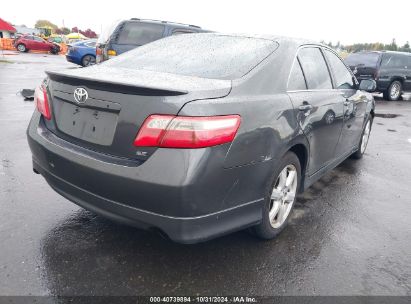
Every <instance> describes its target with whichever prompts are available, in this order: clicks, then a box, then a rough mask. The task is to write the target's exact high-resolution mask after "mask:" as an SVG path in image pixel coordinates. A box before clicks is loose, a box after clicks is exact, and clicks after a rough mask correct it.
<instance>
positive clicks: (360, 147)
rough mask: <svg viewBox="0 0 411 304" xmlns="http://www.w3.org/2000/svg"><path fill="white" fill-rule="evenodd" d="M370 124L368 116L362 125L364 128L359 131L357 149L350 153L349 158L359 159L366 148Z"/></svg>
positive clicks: (370, 120) (370, 119) (370, 118)
mask: <svg viewBox="0 0 411 304" xmlns="http://www.w3.org/2000/svg"><path fill="white" fill-rule="evenodd" d="M371 126H372V117H368V119H367V122H366V123H365V126H364V130H363V131H362V133H361V138H360V143H359V144H358V150H357V151H355V152H354V153H353V154H352V155H351V158H354V159H361V158H362V157H363V155H364V153H365V149H367V145H368V140H369V138H370V133H371Z"/></svg>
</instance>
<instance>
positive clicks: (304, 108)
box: [298, 103, 313, 112]
mask: <svg viewBox="0 0 411 304" xmlns="http://www.w3.org/2000/svg"><path fill="white" fill-rule="evenodd" d="M312 108H313V106H312V105H310V104H309V103H304V104H302V105H300V106H299V107H298V110H300V111H304V112H305V111H309V110H311V109H312Z"/></svg>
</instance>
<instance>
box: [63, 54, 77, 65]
mask: <svg viewBox="0 0 411 304" xmlns="http://www.w3.org/2000/svg"><path fill="white" fill-rule="evenodd" d="M66 60H67V61H68V62H72V63H75V64H80V62H79V60H78V58H77V57H75V56H70V55H66Z"/></svg>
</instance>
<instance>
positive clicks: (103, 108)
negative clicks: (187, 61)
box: [45, 66, 231, 160]
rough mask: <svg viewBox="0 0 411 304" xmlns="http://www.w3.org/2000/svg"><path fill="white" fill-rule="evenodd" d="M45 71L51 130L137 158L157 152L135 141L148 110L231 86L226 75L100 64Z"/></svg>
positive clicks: (174, 106)
mask: <svg viewBox="0 0 411 304" xmlns="http://www.w3.org/2000/svg"><path fill="white" fill-rule="evenodd" d="M47 75H48V76H49V79H50V80H49V83H48V92H49V95H50V102H51V107H52V117H53V118H52V120H50V121H46V122H45V124H46V126H47V128H48V129H49V130H51V131H52V132H54V133H55V134H56V135H58V136H59V137H61V138H63V139H65V140H67V141H70V142H72V143H74V144H77V145H79V146H82V147H84V148H87V149H90V150H93V151H96V152H98V153H104V154H109V155H112V156H117V157H122V158H129V159H130V158H131V159H134V158H135V159H139V160H144V159H147V157H148V156H150V154H151V153H153V152H154V151H155V148H152V147H147V148H141V147H135V146H133V141H134V139H135V136H136V134H137V132H138V130H139V128H140V126H141V125H142V124H143V122H144V120H145V119H146V118H147V117H148V116H149V115H151V114H171V115H177V114H178V112H179V110H180V109H181V108H182V107H183V106H184V104H186V103H187V102H190V101H193V100H198V99H209V98H218V97H223V96H226V95H228V94H229V92H230V90H231V81H229V80H215V79H206V78H199V77H190V76H181V75H175V74H169V73H160V72H151V71H144V70H131V69H126V68H112V67H103V66H96V67H94V66H93V67H89V68H83V69H71V70H66V71H57V72H56V71H48V72H47ZM76 90H77V91H76ZM75 91H76V92H77V93H79V94H77V98H76V96H75V94H74V92H75ZM79 96H80V97H79Z"/></svg>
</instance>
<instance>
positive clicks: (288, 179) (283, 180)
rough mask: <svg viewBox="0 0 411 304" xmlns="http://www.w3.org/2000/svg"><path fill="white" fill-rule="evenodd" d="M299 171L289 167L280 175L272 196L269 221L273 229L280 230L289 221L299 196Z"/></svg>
mask: <svg viewBox="0 0 411 304" xmlns="http://www.w3.org/2000/svg"><path fill="white" fill-rule="evenodd" d="M297 179H298V174H297V169H296V167H295V166H294V165H292V164H289V165H287V166H286V167H285V168H284V169H283V170H282V171H281V172H280V174H279V176H278V178H277V180H276V182H275V184H274V188H273V191H272V194H271V201H270V211H269V215H268V216H269V219H270V224H271V227H273V228H279V227H280V226H281V225H283V224H284V222H285V221H286V220H287V218H288V215H289V214H290V211H291V209H292V207H293V204H294V201H295V196H296V194H297V184H298V180H297Z"/></svg>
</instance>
